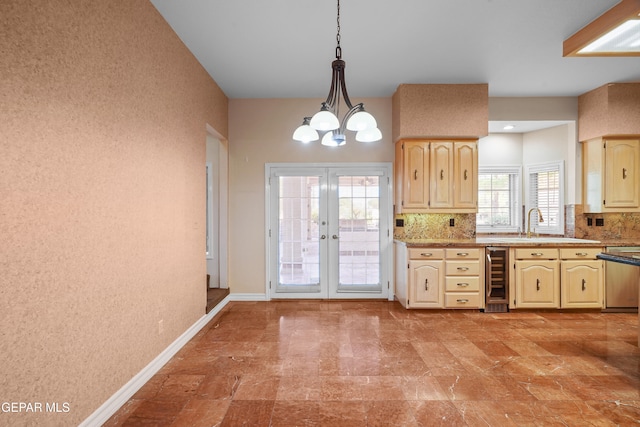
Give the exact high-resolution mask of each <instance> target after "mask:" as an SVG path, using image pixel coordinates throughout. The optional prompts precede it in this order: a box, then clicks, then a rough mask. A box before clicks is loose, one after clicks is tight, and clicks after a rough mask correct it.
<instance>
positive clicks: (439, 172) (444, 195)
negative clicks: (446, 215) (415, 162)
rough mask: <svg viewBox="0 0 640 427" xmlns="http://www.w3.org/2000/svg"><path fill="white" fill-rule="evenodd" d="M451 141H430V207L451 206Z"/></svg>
mask: <svg viewBox="0 0 640 427" xmlns="http://www.w3.org/2000/svg"><path fill="white" fill-rule="evenodd" d="M452 178H453V143H452V142H432V143H431V194H430V198H429V202H430V204H429V206H430V207H431V208H451V207H453V185H452V184H453V179H452Z"/></svg>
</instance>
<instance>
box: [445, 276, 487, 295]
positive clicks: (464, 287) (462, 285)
mask: <svg viewBox="0 0 640 427" xmlns="http://www.w3.org/2000/svg"><path fill="white" fill-rule="evenodd" d="M445 281H446V285H445V291H446V292H471V291H476V292H477V291H479V290H480V278H479V277H478V276H472V277H462V276H457V277H447V278H446V279H445Z"/></svg>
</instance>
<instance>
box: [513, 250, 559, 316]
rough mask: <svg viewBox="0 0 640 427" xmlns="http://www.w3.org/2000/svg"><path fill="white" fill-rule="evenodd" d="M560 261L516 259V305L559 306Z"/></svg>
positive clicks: (532, 306) (518, 306)
mask: <svg viewBox="0 0 640 427" xmlns="http://www.w3.org/2000/svg"><path fill="white" fill-rule="evenodd" d="M559 276H560V275H559V272H558V261H516V307H517V308H557V307H558V306H559V303H560V296H559V290H560V289H559V288H560V287H559V282H560V277H559Z"/></svg>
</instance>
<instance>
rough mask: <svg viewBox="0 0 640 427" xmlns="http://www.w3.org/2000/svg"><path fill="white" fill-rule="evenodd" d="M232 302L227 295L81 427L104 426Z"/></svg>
mask: <svg viewBox="0 0 640 427" xmlns="http://www.w3.org/2000/svg"><path fill="white" fill-rule="evenodd" d="M229 301H231V298H230V295H227V296H226V297H225V298H224V299H223V300H222V301H221V302H220V303H219V304H218V305H216V306H215V307H214V308H213V310H211V311H210V312H209V313H207V314H206V315H205V316H202V317H201V318H200V319H199V320H198V321H197V322H196V323H194V324H193V325H192V326H191V327H190V328H189V329H187V330H186V331H185V332H184V333H183V334H182V335H180V336H179V337H178V338H177V339H176V340H175V341H174V342H172V343H171V344H170V345H169V346H168V347H167V348H166V349H164V350H163V351H162V353H160V354H159V355H158V356H157V357H156V358H155V359H153V360H152V361H151V363H149V364H148V365H147V366H145V367H144V368H143V369H142V370H141V371H140V372H138V373H137V374H136V376H134V377H133V378H131V380H129V382H127V383H126V384H125V385H124V386H122V388H121V389H120V390H118V391H117V392H116V393H115V394H114V395H113V396H111V397H110V398H109V399H108V400H107V401H106V402H104V403H103V404H102V406H100V407H99V408H98V409H96V410H95V412H94V413H93V414H91V415H89V417H88V418H87V419H86V420H84V421H83V422H82V423H81V424H80V427H91V426H98V425H102V424H104V423H105V422H107V420H108V419H109V418H111V416H112V415H113V414H115V413H116V412H117V411H118V409H120V408H121V407H122V405H124V404H125V403H127V401H128V400H129V399H130V398H131V396H133V395H134V394H135V393H136V392H137V391H138V390H140V388H141V387H142V386H143V385H145V384H146V383H147V381H149V380H150V379H151V377H153V376H154V375H155V374H156V373H157V372H158V371H159V370H160V369H161V368H162V367H163V366H164V365H165V364H166V363H167V362H168V361H169V360H170V359H171V358H172V357H173V356H174V355H175V354H176V353H177V352H178V351H179V350H180V349H181V348H182V347H184V345H185V344H186V343H188V342H189V340H190V339H191V338H193V337H194V336H195V335H196V334H197V333H198V332H199V331H200V330H201V329H202V328H203V327H204V326H205V325H206V324H207V323H209V321H210V320H211V319H213V318H214V317H215V316H216V314H218V313H219V312H220V311H221V310H222V309H223V308H224V307H225V306H226V305H227V304H228V303H229Z"/></svg>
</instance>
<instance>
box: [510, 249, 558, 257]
mask: <svg viewBox="0 0 640 427" xmlns="http://www.w3.org/2000/svg"><path fill="white" fill-rule="evenodd" d="M516 259H558V250H557V249H555V248H520V249H516Z"/></svg>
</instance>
